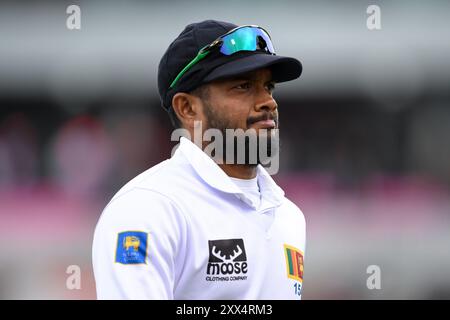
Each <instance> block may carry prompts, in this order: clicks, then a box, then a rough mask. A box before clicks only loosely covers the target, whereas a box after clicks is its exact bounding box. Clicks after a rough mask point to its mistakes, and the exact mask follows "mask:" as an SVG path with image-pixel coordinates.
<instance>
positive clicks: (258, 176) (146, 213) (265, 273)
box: [93, 20, 305, 299]
mask: <svg viewBox="0 0 450 320" xmlns="http://www.w3.org/2000/svg"><path fill="white" fill-rule="evenodd" d="M301 71H302V66H301V64H300V62H299V61H298V60H296V59H293V58H288V57H281V56H277V55H275V52H274V49H273V45H272V42H271V39H270V36H269V35H268V33H267V32H266V31H265V30H264V29H262V28H260V27H257V26H241V27H238V26H236V25H234V24H231V23H226V22H220V21H213V20H207V21H203V22H200V23H194V24H190V25H188V26H187V27H186V28H185V29H184V31H183V32H182V33H181V34H180V35H179V36H178V37H177V38H176V39H175V40H174V41H173V42H172V44H171V45H170V46H169V48H168V49H167V51H166V52H165V54H164V55H163V57H162V59H161V62H160V65H159V72H158V86H159V93H160V96H161V101H162V105H163V107H164V108H165V109H166V110H167V111H168V112H169V115H170V117H171V120H172V122H173V124H174V126H175V127H177V128H180V129H182V130H183V132H184V134H183V137H181V139H180V144H179V147H178V149H177V150H176V152H175V153H174V154H173V156H172V157H171V158H170V159H168V160H165V161H164V162H162V163H160V164H158V165H156V166H155V167H153V168H151V169H149V170H147V171H145V172H144V173H142V174H140V175H139V176H138V177H136V178H135V179H133V180H131V181H130V182H129V183H128V184H126V185H125V186H124V187H123V188H122V189H121V190H120V191H119V192H118V193H117V194H116V195H115V196H114V197H113V199H112V200H111V201H110V203H109V204H108V205H107V207H106V208H105V209H104V211H103V213H102V216H101V218H100V220H99V222H98V225H97V227H96V231H95V235H94V244H93V264H94V274H95V279H96V286H97V296H98V298H100V299H300V298H301V291H302V282H303V257H304V250H305V220H304V216H303V213H302V212H301V211H300V210H299V209H298V208H297V206H296V205H294V204H293V203H292V202H291V201H289V200H288V199H287V198H285V197H284V192H283V191H282V190H281V189H280V188H279V187H278V186H277V185H276V184H275V182H274V181H273V179H272V178H271V177H270V175H269V174H268V172H267V171H266V169H265V168H264V167H263V166H262V163H266V164H267V163H268V162H267V161H265V162H263V160H264V159H265V160H270V159H273V158H274V156H275V155H276V154H277V153H276V146H275V145H276V144H277V142H278V140H277V139H276V137H277V134H276V133H277V130H278V110H277V104H276V102H275V100H274V98H273V96H272V91H273V89H274V83H277V82H283V81H289V80H293V79H295V78H298V77H299V76H300V74H301ZM239 129H240V130H241V131H240V133H239V132H238V133H237V134H236V135H234V136H233V138H232V139H230V141H231V142H236V141H237V140H239V137H242V132H243V131H244V132H247V131H250V132H251V133H250V134H246V133H245V134H246V135H245V139H244V140H241V141H244V144H243V147H242V144H241V147H236V144H233V145H231V146H230V143H229V142H230V141H228V142H227V141H225V142H224V143H223V144H217V146H218V147H217V148H216V149H215V152H207V148H208V145H209V144H208V141H210V140H212V139H211V136H212V135H215V136H214V137H215V139H216V140H217V139H220V136H221V133H223V134H226V131H227V130H235V131H239ZM198 130H200V134H198ZM195 136H197V137H198V136H200V137H201V140H200V141H197V143H194V142H195V141H194V140H196V138H195ZM207 137H209V138H207ZM252 137H253V138H255V137H256V139H252ZM143 138H145V137H143ZM222 138H223V139H225V137H224V136H223V135H222ZM255 141H256V143H257V146H256V148H255V146H254V143H255ZM214 142H217V141H214ZM222 142H223V141H222ZM211 143H212V142H211ZM221 146H223V148H222V147H221ZM267 146H269V147H268V149H270V150H269V152H268V153H267V155H268V157H267V158H264V157H263V156H264V154H262V153H261V150H262V149H265V147H267ZM274 146H275V147H274ZM266 149H267V148H266ZM236 152H237V153H239V152H241V154H242V153H243V156H242V157H240V156H239V154H237V155H236ZM213 153H215V154H214V155H213ZM230 153H231V157H229V158H227V156H228V155H229V154H230ZM255 153H257V156H256V161H251V159H252V158H253V159H255ZM263 158H264V159H263ZM239 159H241V160H242V161H238V160H239ZM230 160H231V161H230Z"/></svg>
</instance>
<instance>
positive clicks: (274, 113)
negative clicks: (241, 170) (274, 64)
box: [203, 69, 278, 165]
mask: <svg viewBox="0 0 450 320" xmlns="http://www.w3.org/2000/svg"><path fill="white" fill-rule="evenodd" d="M274 85H275V84H274V82H273V81H272V75H271V71H270V69H260V70H256V71H253V72H250V73H247V74H244V75H240V76H237V77H234V78H228V79H226V80H218V81H214V82H211V83H210V84H208V89H207V96H206V97H204V99H203V113H204V119H205V125H204V129H205V130H207V129H209V128H215V129H219V130H220V131H221V132H223V136H224V137H225V136H226V134H225V131H226V129H242V130H244V131H247V130H249V129H250V131H247V132H251V130H252V129H253V130H254V131H255V132H256V134H257V136H256V139H255V140H256V152H257V163H260V162H261V161H260V157H259V156H260V146H261V145H260V141H266V140H262V139H261V137H262V135H266V137H267V144H266V147H267V148H268V152H269V153H268V154H267V155H268V156H272V153H271V152H273V150H276V147H277V146H276V143H274V130H273V129H278V109H277V103H276V101H275V100H274V98H273V96H272V92H273V90H274ZM262 129H264V130H262ZM235 141H237V140H236V139H235ZM250 143H251V139H250V141H248V140H246V142H245V150H244V152H245V157H246V158H245V159H246V164H254V165H256V164H257V163H248V159H249V153H250V150H255V149H252V148H251V147H250ZM261 143H263V142H261ZM228 147H229V146H228ZM233 147H234V155H235V156H236V154H237V152H238V151H237V150H236V148H237V143H236V144H235V145H233ZM226 149H227V146H226V145H225V143H224V152H227V150H226ZM276 151H277V150H276Z"/></svg>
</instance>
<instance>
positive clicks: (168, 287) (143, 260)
mask: <svg viewBox="0 0 450 320" xmlns="http://www.w3.org/2000/svg"><path fill="white" fill-rule="evenodd" d="M185 235H186V221H185V219H184V216H183V215H182V214H181V212H179V210H177V208H176V206H175V205H174V203H173V202H172V201H171V200H170V199H168V198H167V197H166V196H164V195H162V194H160V193H158V192H156V191H151V190H145V189H136V188H135V189H132V190H130V191H128V192H126V193H125V194H122V195H120V196H118V197H116V198H114V199H113V200H112V201H111V202H110V203H109V204H108V206H107V207H106V208H105V209H104V211H103V213H102V215H101V217H100V220H99V222H98V224H97V227H96V229H95V233H94V240H93V249H92V260H93V267H94V276H95V282H96V290H97V299H174V287H175V283H176V280H177V275H178V274H180V271H181V270H179V268H180V266H182V265H183V259H184V252H185V250H184V246H185V244H186V241H185Z"/></svg>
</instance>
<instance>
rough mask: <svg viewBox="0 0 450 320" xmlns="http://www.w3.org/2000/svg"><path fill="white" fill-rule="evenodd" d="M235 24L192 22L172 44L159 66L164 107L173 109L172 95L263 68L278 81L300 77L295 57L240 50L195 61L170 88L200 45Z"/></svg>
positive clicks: (214, 54)
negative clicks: (172, 86)
mask: <svg viewBox="0 0 450 320" xmlns="http://www.w3.org/2000/svg"><path fill="white" fill-rule="evenodd" d="M236 27H237V25H235V24H232V23H229V22H223V21H216V20H205V21H202V22H198V23H192V24H189V25H188V26H186V28H185V29H184V30H183V31H182V32H181V33H180V35H179V36H178V37H177V38H176V39H175V40H174V41H173V42H172V43H171V44H170V45H169V47H168V48H167V50H166V52H165V53H164V55H163V56H162V58H161V61H160V63H159V67H158V90H159V95H160V98H161V104H162V106H163V108H164V109H166V110H169V108H171V106H172V98H173V96H174V95H175V93H177V92H191V91H192V90H194V89H196V88H198V87H199V86H201V85H202V84H204V83H208V82H211V81H213V80H218V79H224V78H228V77H232V76H236V75H239V74H242V73H246V72H250V71H253V70H257V69H261V68H266V67H268V68H270V69H271V70H272V80H273V81H275V82H284V81H290V80H294V79H296V78H298V77H299V76H300V74H301V73H302V64H301V63H300V61H298V60H297V59H295V58H290V57H282V56H278V55H271V54H268V53H263V52H238V53H235V54H233V55H230V56H226V55H223V54H221V53H220V52H218V51H217V52H211V53H210V54H209V55H208V56H207V57H206V58H205V59H203V60H201V61H200V62H199V63H197V64H195V65H194V66H193V67H192V68H191V69H190V70H189V71H187V72H186V73H185V74H184V75H183V76H182V77H181V78H180V80H179V81H178V83H177V84H176V86H175V87H174V88H170V84H171V83H172V81H173V80H174V79H175V78H176V76H177V75H178V73H179V72H180V71H181V70H182V69H183V68H184V67H185V66H186V65H187V64H188V63H189V62H190V61H191V60H192V59H194V58H195V56H196V55H197V53H198V51H199V50H200V49H201V48H203V47H204V46H206V45H208V44H210V43H211V42H213V41H214V40H216V39H217V38H218V37H220V36H222V35H223V34H225V33H227V32H228V31H230V30H231V29H234V28H236Z"/></svg>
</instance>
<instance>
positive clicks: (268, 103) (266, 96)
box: [255, 89, 278, 112]
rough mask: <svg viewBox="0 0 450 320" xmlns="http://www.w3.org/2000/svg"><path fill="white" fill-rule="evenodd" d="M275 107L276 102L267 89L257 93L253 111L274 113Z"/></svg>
mask: <svg viewBox="0 0 450 320" xmlns="http://www.w3.org/2000/svg"><path fill="white" fill-rule="evenodd" d="M277 107H278V105H277V102H276V101H275V99H274V98H273V96H272V94H271V93H270V92H269V91H268V90H267V89H264V90H259V91H258V96H257V101H256V103H255V111H257V112H258V111H268V112H274V111H275V110H276V109H277Z"/></svg>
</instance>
